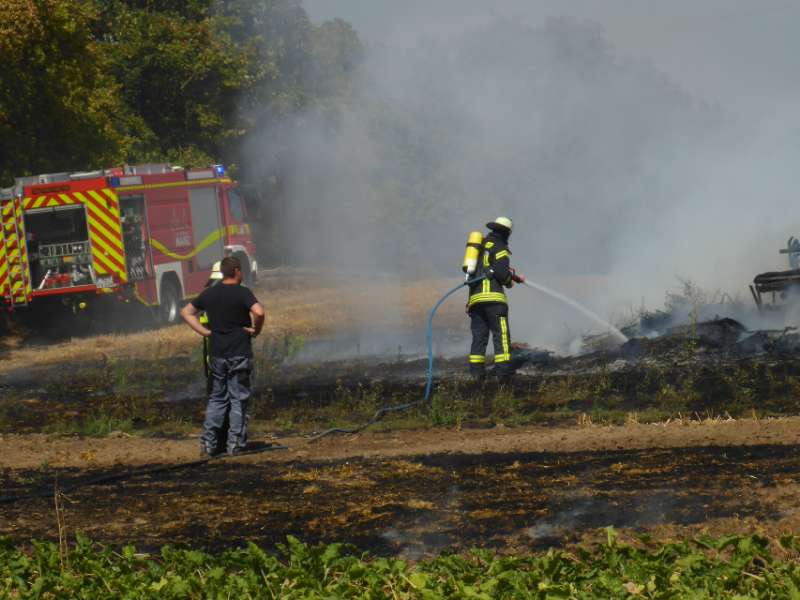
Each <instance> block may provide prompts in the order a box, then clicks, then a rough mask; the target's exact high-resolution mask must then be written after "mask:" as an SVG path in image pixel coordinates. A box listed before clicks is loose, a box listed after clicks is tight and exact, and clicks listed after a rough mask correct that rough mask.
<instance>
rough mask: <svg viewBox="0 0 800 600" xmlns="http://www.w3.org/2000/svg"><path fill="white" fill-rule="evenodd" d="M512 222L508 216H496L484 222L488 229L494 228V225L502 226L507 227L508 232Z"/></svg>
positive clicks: (512, 224)
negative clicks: (492, 219)
mask: <svg viewBox="0 0 800 600" xmlns="http://www.w3.org/2000/svg"><path fill="white" fill-rule="evenodd" d="M513 226H514V223H513V222H512V221H511V219H509V218H508V217H497V218H496V219H495V220H494V221H491V222H489V223H487V224H486V227H488V228H489V229H492V230H493V229H495V228H496V227H502V228H503V229H507V230H508V231H509V233H510V232H511V229H512V228H513Z"/></svg>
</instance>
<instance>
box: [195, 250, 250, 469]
mask: <svg viewBox="0 0 800 600" xmlns="http://www.w3.org/2000/svg"><path fill="white" fill-rule="evenodd" d="M220 270H221V271H222V281H221V282H220V283H218V284H217V285H214V286H212V287H210V288H206V289H205V290H203V292H202V293H201V294H200V295H199V296H198V297H197V298H195V299H194V300H192V301H191V302H190V303H189V304H187V305H186V306H185V307H184V308H183V310H181V316H182V317H183V319H184V321H186V323H187V324H188V325H189V327H191V328H192V329H194V330H195V331H196V332H197V333H199V334H200V335H202V336H204V337H207V338H209V357H210V358H209V369H210V371H211V380H212V381H211V393H210V394H209V397H208V405H207V407H206V418H205V422H204V423H203V435H202V437H201V438H200V443H201V447H202V450H203V452H204V453H205V454H207V455H209V456H214V455H215V454H218V453H220V452H221V451H222V449H220V448H218V443H219V439H220V437H222V431H221V430H222V427H223V424H224V422H225V417H226V415H227V416H228V419H229V421H230V425H229V428H228V440H227V452H228V454H231V455H233V454H237V453H239V452H241V451H242V450H243V449H244V448H245V446H246V445H247V404H248V401H249V400H250V373H251V372H252V370H253V349H252V344H251V340H252V338H254V337H255V336H257V335H258V334H259V333H261V328H262V327H263V326H264V309H263V308H262V307H261V305H260V304H259V303H258V300H256V297H255V296H254V295H253V292H251V291H250V290H249V289H247V288H246V287H244V286H243V285H241V283H242V265H241V263H240V262H239V259H238V258H235V257H233V256H229V257H227V258H224V259H223V260H222V262H221V264H220ZM201 311H205V313H206V314H207V315H208V320H209V327H206V326H204V325H203V324H202V323H200V320H199V319H198V314H199V313H200V312H201Z"/></svg>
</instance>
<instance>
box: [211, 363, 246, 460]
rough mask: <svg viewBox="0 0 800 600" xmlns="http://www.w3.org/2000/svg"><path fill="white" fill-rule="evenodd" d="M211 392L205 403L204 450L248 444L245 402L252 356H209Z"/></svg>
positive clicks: (212, 452)
mask: <svg viewBox="0 0 800 600" xmlns="http://www.w3.org/2000/svg"><path fill="white" fill-rule="evenodd" d="M209 371H210V376H211V393H210V394H209V396H208V405H207V406H206V420H205V422H204V423H203V435H202V436H201V440H202V442H203V447H204V448H205V449H206V452H209V453H210V454H215V453H217V452H224V451H225V450H227V451H228V452H232V451H235V450H236V449H239V448H244V447H245V446H246V445H247V405H248V403H249V401H250V374H251V373H252V371H253V359H252V358H250V357H246V356H239V357H236V358H216V357H213V356H212V357H211V358H210V360H209ZM226 419H227V422H228V431H227V444H226V446H227V448H220V447H219V445H220V441H222V440H225V437H226V436H225V431H224V430H223V427H224V426H225V424H226Z"/></svg>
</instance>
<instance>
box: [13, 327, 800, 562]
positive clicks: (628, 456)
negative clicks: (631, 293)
mask: <svg viewBox="0 0 800 600" xmlns="http://www.w3.org/2000/svg"><path fill="white" fill-rule="evenodd" d="M736 328H737V326H736V325H733V324H731V322H729V321H726V320H717V321H714V322H712V323H710V324H704V325H702V326H701V327H695V328H694V329H692V330H691V331H688V332H687V331H685V330H679V331H675V332H672V333H671V334H668V335H663V336H661V337H659V338H655V339H634V340H632V341H631V342H629V343H628V344H626V345H624V346H622V347H621V348H615V349H610V350H602V349H600V350H596V351H593V352H588V353H586V354H583V355H581V356H577V357H558V356H555V355H551V354H549V353H545V352H539V351H535V350H530V349H526V348H518V349H517V350H516V352H515V360H516V361H517V364H518V366H519V370H518V374H517V376H516V377H515V378H514V380H513V381H512V382H511V383H509V384H501V383H500V382H498V381H495V380H492V379H491V378H490V379H489V380H487V381H486V382H481V383H476V382H472V381H470V380H468V379H467V378H466V376H465V369H464V359H463V357H455V358H441V359H438V360H437V362H436V385H435V388H434V394H433V397H432V399H431V402H430V403H428V404H422V405H419V406H417V407H415V408H413V409H412V410H410V411H407V412H404V413H401V414H398V415H394V416H390V417H387V418H386V419H385V420H383V421H382V422H381V423H379V424H377V425H376V426H374V427H372V428H371V429H369V430H367V431H365V432H363V433H361V434H358V435H346V436H337V437H329V438H325V439H323V440H321V441H319V442H316V443H310V441H309V437H308V436H309V435H310V434H313V433H315V432H318V431H321V430H323V429H326V428H328V427H331V426H349V425H354V424H358V423H360V422H363V421H364V420H366V419H367V418H369V417H370V416H371V415H372V414H373V413H374V411H375V410H377V409H379V408H381V407H384V406H387V405H392V404H397V403H403V402H408V401H412V400H416V399H418V398H419V397H420V395H421V393H422V388H423V387H424V381H425V368H426V361H425V360H424V359H422V358H420V357H419V356H417V355H414V354H413V353H409V354H404V353H403V351H402V348H398V350H397V351H396V353H395V352H391V353H384V354H383V355H377V356H358V355H357V354H356V355H353V356H350V357H346V358H345V357H342V358H337V359H335V360H334V359H330V360H320V359H319V352H316V351H312V349H313V347H314V344H315V343H316V342H314V343H312V342H309V341H307V340H300V339H297V338H295V337H292V336H289V335H286V334H285V333H280V332H279V333H274V334H272V335H270V336H269V337H268V339H267V340H266V341H265V342H264V345H263V346H261V347H260V349H259V352H258V354H259V356H260V359H259V364H258V375H257V384H256V393H255V398H254V401H253V407H252V421H251V431H252V435H251V437H252V439H254V440H262V441H278V442H280V443H281V444H284V445H286V446H287V449H286V450H276V451H273V452H265V453H262V454H257V455H252V456H244V457H239V458H233V459H227V458H226V459H221V460H216V461H212V462H209V463H204V464H200V465H198V464H189V463H194V462H196V460H197V446H196V442H195V439H196V435H197V431H198V425H199V423H200V421H201V418H202V412H203V408H204V402H203V395H204V389H203V382H202V376H201V374H200V365H201V358H200V354H199V350H198V349H197V348H196V347H193V346H191V345H186V346H185V347H182V349H181V350H180V351H177V352H173V351H169V352H166V351H165V352H164V355H163V356H151V357H147V356H145V355H139V356H128V357H125V358H119V359H114V360H112V359H110V358H108V355H106V356H104V357H100V358H99V359H95V360H85V361H82V362H81V363H80V364H79V365H78V366H77V367H76V366H75V365H74V363H70V364H69V365H67V364H66V363H58V362H53V363H50V364H46V365H42V366H40V367H34V368H28V369H20V368H12V369H7V370H5V371H4V372H3V373H2V375H1V376H0V387H2V391H3V394H2V401H0V431H2V435H0V456H2V459H0V484H2V485H1V488H2V490H3V491H2V494H0V496H2V498H0V502H2V503H1V504H0V535H7V536H11V538H12V539H14V540H16V541H18V542H22V543H24V542H25V540H28V539H56V537H57V535H58V529H57V521H56V517H55V515H54V514H53V494H54V493H55V492H58V494H59V495H60V496H61V497H63V502H64V515H65V519H66V521H65V523H66V527H67V529H68V530H69V531H72V532H77V531H81V532H83V533H85V534H86V535H88V536H89V537H91V538H92V539H94V540H96V541H98V542H101V543H104V544H108V545H111V546H119V545H122V544H126V543H134V544H136V545H137V546H140V547H144V548H156V547H159V546H162V545H164V544H185V545H189V546H200V547H205V548H208V549H212V550H216V549H221V548H226V547H230V546H237V545H241V544H242V543H244V542H245V541H253V542H256V543H257V544H259V545H261V546H264V547H268V548H269V547H274V545H275V544H277V543H280V542H282V541H283V540H284V539H285V538H286V536H287V535H293V536H295V537H298V538H299V539H302V540H305V541H308V542H324V543H328V542H336V541H347V542H351V543H354V544H356V546H357V547H359V548H361V549H363V550H368V551H370V552H372V553H375V554H383V555H402V556H405V557H410V558H418V557H423V556H430V555H435V554H437V553H439V552H441V551H443V550H456V551H461V550H466V549H468V548H471V547H484V548H488V549H491V550H493V551H498V552H502V553H507V552H530V551H536V550H541V549H543V548H546V547H549V546H570V545H573V544H582V543H587V542H592V541H594V540H595V539H596V538H597V536H598V535H599V533H598V532H599V531H600V529H601V528H603V527H605V526H608V525H613V526H615V527H617V528H619V529H620V530H621V531H623V533H627V534H631V535H634V534H641V533H646V534H648V535H650V536H654V537H656V538H657V539H662V538H663V539H671V538H672V537H675V536H681V537H683V536H691V535H694V534H698V533H700V532H705V531H709V532H711V533H712V534H720V535H721V534H724V533H730V532H739V533H752V532H761V533H767V534H769V535H775V536H778V535H781V534H783V533H786V532H792V531H796V529H797V526H798V525H799V524H798V522H797V514H798V512H797V511H798V508H800V506H799V505H800V501H798V500H797V497H798V494H797V491H798V485H797V480H798V477H799V476H800V458H798V456H800V454H798V449H800V421H798V419H797V418H796V417H795V416H794V415H796V414H797V412H798V411H797V399H798V392H799V391H800V355H798V354H796V353H795V345H794V339H793V338H792V335H793V334H792V333H791V332H786V331H784V332H761V333H756V334H752V335H750V334H747V335H745V334H744V333H743V332H741V331H740V332H739V333H738V334H735V330H736ZM437 336H438V337H439V339H445V340H448V339H449V341H450V342H452V343H453V344H454V345H457V344H458V343H459V342H460V339H459V333H458V332H457V331H456V330H453V329H443V330H441V331H439V332H438V333H437ZM336 340H337V338H328V339H323V338H320V342H319V344H321V346H322V348H326V347H328V346H330V345H336ZM339 345H341V343H340V344H339ZM186 464H188V466H183V465H186ZM142 469H144V471H142ZM98 479H100V480H103V481H99V482H98V481H97V480H98Z"/></svg>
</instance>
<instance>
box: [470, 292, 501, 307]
mask: <svg viewBox="0 0 800 600" xmlns="http://www.w3.org/2000/svg"><path fill="white" fill-rule="evenodd" d="M481 302H501V303H503V304H507V303H508V300H506V295H505V294H503V293H500V292H481V293H478V294H474V295H472V296H470V298H469V303H468V304H467V306H472V305H474V304H478V303H481Z"/></svg>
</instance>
